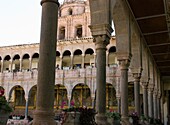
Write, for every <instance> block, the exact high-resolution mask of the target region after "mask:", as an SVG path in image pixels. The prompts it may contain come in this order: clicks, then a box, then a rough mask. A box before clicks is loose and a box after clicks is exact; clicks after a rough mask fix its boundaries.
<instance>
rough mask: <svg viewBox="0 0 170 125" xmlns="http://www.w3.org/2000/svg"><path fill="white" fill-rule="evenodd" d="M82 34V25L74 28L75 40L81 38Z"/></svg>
mask: <svg viewBox="0 0 170 125" xmlns="http://www.w3.org/2000/svg"><path fill="white" fill-rule="evenodd" d="M82 33H83V29H82V25H78V26H76V38H81V37H82Z"/></svg>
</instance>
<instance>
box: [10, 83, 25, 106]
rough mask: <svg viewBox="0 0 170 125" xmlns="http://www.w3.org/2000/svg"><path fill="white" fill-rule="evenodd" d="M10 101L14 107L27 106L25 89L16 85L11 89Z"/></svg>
mask: <svg viewBox="0 0 170 125" xmlns="http://www.w3.org/2000/svg"><path fill="white" fill-rule="evenodd" d="M9 102H10V103H11V105H12V106H13V108H14V109H23V108H24V107H25V104H26V101H25V91H24V89H23V88H22V87H21V86H19V85H17V86H14V87H13V88H12V89H11V90H10V94H9Z"/></svg>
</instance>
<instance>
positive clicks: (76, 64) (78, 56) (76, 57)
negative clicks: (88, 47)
mask: <svg viewBox="0 0 170 125" xmlns="http://www.w3.org/2000/svg"><path fill="white" fill-rule="evenodd" d="M82 58H83V57H82V51H81V50H80V49H77V50H75V51H74V52H73V68H81V65H82Z"/></svg>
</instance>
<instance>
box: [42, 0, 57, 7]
mask: <svg viewBox="0 0 170 125" xmlns="http://www.w3.org/2000/svg"><path fill="white" fill-rule="evenodd" d="M46 2H52V3H56V4H57V5H58V6H60V3H59V2H58V0H42V1H41V5H42V4H43V3H46Z"/></svg>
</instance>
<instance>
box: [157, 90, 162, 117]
mask: <svg viewBox="0 0 170 125" xmlns="http://www.w3.org/2000/svg"><path fill="white" fill-rule="evenodd" d="M160 96H161V95H160V93H159V94H158V97H157V108H158V119H161V113H160Z"/></svg>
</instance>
